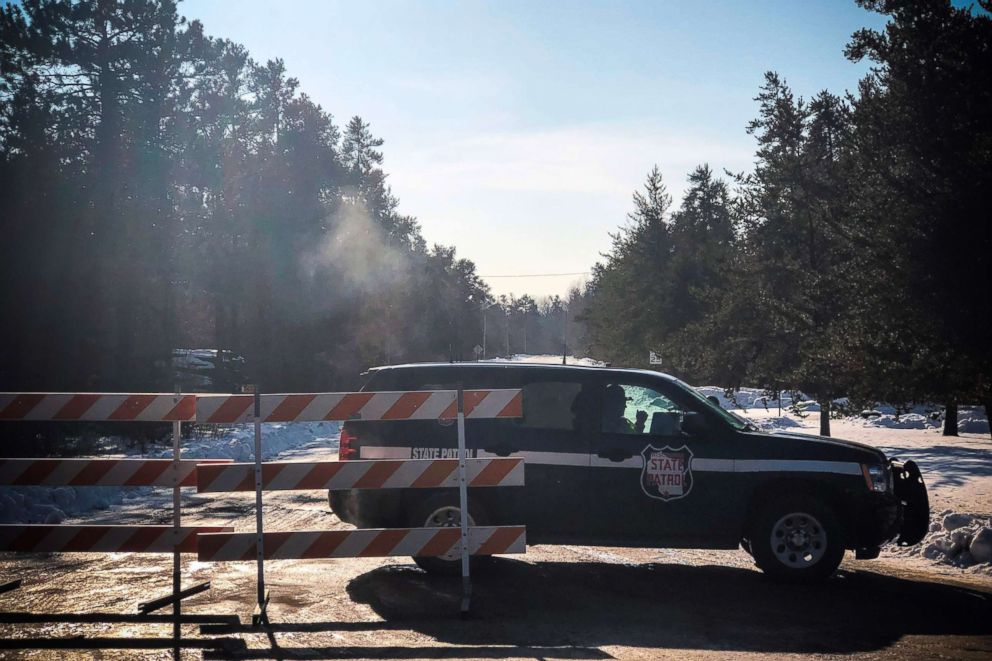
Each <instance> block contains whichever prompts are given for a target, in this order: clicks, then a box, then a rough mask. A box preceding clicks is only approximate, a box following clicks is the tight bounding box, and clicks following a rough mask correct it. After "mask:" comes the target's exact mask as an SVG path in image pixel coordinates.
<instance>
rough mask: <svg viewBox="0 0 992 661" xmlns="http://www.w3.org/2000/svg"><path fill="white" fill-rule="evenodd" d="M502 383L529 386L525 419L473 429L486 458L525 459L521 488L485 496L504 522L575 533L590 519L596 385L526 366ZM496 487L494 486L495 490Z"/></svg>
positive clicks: (547, 535) (549, 536)
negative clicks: (592, 404)
mask: <svg viewBox="0 0 992 661" xmlns="http://www.w3.org/2000/svg"><path fill="white" fill-rule="evenodd" d="M501 387H516V388H520V389H521V390H522V392H523V417H521V418H519V419H514V420H494V421H489V422H487V423H485V424H479V425H477V431H476V432H471V430H470V429H467V433H468V434H469V437H472V435H473V433H474V434H476V438H477V439H478V440H477V442H478V443H479V444H480V446H479V447H480V450H479V453H478V456H480V457H516V456H519V457H523V459H524V462H525V463H524V480H525V486H524V487H522V488H517V487H515V488H512V489H501V490H499V491H500V493H493V494H486V497H487V500H488V501H489V502H490V505H489V508H490V509H492V510H495V511H497V512H499V515H498V516H497V519H498V520H501V521H507V522H512V523H523V524H525V525H527V536H528V539H530V540H532V541H538V542H539V541H562V540H569V539H573V538H574V537H575V535H577V534H579V533H580V532H581V531H582V529H583V526H584V525H585V521H586V518H587V517H586V515H585V512H584V506H585V501H586V492H587V490H588V483H587V481H588V478H589V474H588V468H589V455H590V450H591V442H592V437H593V434H594V431H595V427H594V424H595V419H594V418H593V417H592V416H591V415H590V412H591V409H590V407H589V406H588V402H589V401H590V397H591V395H590V392H591V387H592V386H590V385H589V384H587V383H586V382H585V381H584V380H583V379H582V378H581V375H580V374H579V373H575V375H573V376H568V375H562V374H561V373H560V371H559V372H558V373H554V372H551V371H549V372H543V371H540V370H532V369H528V370H520V372H519V373H518V374H517V375H514V378H513V380H512V381H508V382H506V383H504V384H503V385H502V386H501ZM494 491H495V490H494Z"/></svg>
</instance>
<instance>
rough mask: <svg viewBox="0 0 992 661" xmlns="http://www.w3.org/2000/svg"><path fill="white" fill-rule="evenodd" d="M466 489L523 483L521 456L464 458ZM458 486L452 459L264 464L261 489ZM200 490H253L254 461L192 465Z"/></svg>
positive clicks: (456, 467)
mask: <svg viewBox="0 0 992 661" xmlns="http://www.w3.org/2000/svg"><path fill="white" fill-rule="evenodd" d="M465 468H466V481H467V482H468V486H470V487H516V486H523V484H524V460H523V459H520V458H510V459H466V460H465ZM457 486H458V460H457V459H435V460H431V459H411V460H405V461H396V460H373V461H317V462H267V463H263V464H262V489H264V490H266V491H277V490H303V489H402V488H415V489H418V488H419V489H429V488H442V487H457ZM196 490H197V491H198V492H200V493H205V492H211V493H215V492H221V491H254V490H255V464H227V465H206V464H201V465H199V466H197V468H196Z"/></svg>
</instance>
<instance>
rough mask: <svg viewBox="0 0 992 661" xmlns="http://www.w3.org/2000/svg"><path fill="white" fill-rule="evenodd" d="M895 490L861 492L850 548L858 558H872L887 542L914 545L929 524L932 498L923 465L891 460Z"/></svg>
mask: <svg viewBox="0 0 992 661" xmlns="http://www.w3.org/2000/svg"><path fill="white" fill-rule="evenodd" d="M890 466H891V471H892V480H893V484H892V490H891V491H889V492H886V493H879V492H861V494H860V495H859V496H858V497H857V498H856V500H855V503H856V505H855V508H856V510H855V511H854V512H853V515H854V521H855V529H854V535H853V539H851V540H849V541H850V545H849V548H853V549H854V550H855V551H857V552H858V557H859V558H862V557H863V558H871V557H875V556H876V555H877V554H878V549H879V547H881V546H882V545H884V544H887V543H889V542H892V541H895V542H896V543H897V544H898V545H899V546H912V545H913V544H916V543H918V542H919V541H920V540H922V539H923V537H924V536H925V535H926V534H927V532H928V531H929V528H930V502H929V498H928V496H927V488H926V485H925V484H924V483H923V477H922V476H921V475H920V469H919V468H918V467H917V466H916V464H915V463H913V462H912V461H908V462H906V463H905V464H902V463H899V462H890Z"/></svg>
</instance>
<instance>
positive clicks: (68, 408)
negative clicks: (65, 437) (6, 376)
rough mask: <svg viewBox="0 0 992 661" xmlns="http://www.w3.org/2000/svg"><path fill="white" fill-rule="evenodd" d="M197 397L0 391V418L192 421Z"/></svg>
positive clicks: (91, 420)
mask: <svg viewBox="0 0 992 661" xmlns="http://www.w3.org/2000/svg"><path fill="white" fill-rule="evenodd" d="M195 418H196V397H195V396H194V395H175V394H165V393H139V394H133V393H131V394H126V393H57V392H45V393H39V392H22V393H16V392H5V393H0V420H24V421H28V420H36V421H41V420H52V421H63V422H70V421H80V422H111V421H118V422H177V421H178V422H191V421H193V420H194V419H195Z"/></svg>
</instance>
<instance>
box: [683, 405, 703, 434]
mask: <svg viewBox="0 0 992 661" xmlns="http://www.w3.org/2000/svg"><path fill="white" fill-rule="evenodd" d="M682 431H683V432H685V433H686V434H688V435H689V436H705V435H706V432H708V431H709V424H707V422H706V418H704V417H703V416H702V415H701V414H699V413H695V412H692V411H687V412H686V413H685V415H684V416H683V417H682Z"/></svg>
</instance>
